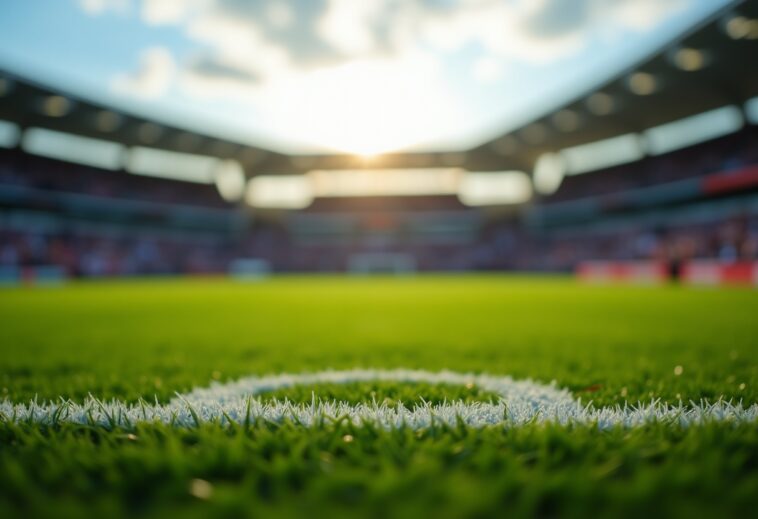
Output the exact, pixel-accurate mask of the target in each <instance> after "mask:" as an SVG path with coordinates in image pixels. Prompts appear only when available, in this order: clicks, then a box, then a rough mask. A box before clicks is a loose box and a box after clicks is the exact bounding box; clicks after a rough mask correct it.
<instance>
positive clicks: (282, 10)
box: [266, 0, 295, 28]
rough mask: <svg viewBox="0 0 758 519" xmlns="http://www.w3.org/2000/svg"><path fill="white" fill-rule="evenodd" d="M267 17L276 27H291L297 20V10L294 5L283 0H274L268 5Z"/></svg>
mask: <svg viewBox="0 0 758 519" xmlns="http://www.w3.org/2000/svg"><path fill="white" fill-rule="evenodd" d="M266 19H267V20H268V21H269V22H270V23H271V25H273V26H274V27H278V28H284V27H289V26H290V25H292V22H294V20H295V12H294V10H293V9H292V6H290V5H289V4H288V3H286V2H284V1H283V0H273V1H271V2H269V3H268V5H267V6H266Z"/></svg>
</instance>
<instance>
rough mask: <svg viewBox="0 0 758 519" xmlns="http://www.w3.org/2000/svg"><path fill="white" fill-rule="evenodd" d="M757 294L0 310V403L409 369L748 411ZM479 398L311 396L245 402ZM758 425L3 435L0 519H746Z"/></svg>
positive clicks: (288, 283) (198, 294) (441, 287)
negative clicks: (616, 518) (518, 518)
mask: <svg viewBox="0 0 758 519" xmlns="http://www.w3.org/2000/svg"><path fill="white" fill-rule="evenodd" d="M756 337H758V292H756V291H754V290H741V289H707V290H700V289H690V288H684V287H676V286H670V287H658V288H653V287H640V288H635V287H591V286H582V285H579V284H576V283H575V282H573V281H571V280H568V279H563V278H546V277H540V278H530V277H505V276H442V277H420V278H338V277H282V278H274V279H271V280H267V281H264V282H259V283H251V284H240V283H234V282H230V281H223V280H192V281H189V280H185V281H168V280H167V281H162V280H159V281H155V280H150V281H125V282H108V283H105V282H101V283H79V284H71V285H68V286H64V287H57V288H52V287H51V288H44V287H40V288H35V289H3V290H2V291H0V345H1V346H0V391H2V394H1V395H0V398H4V399H7V400H9V401H11V402H27V401H29V400H30V399H32V398H35V397H36V398H38V399H39V400H40V401H41V400H50V399H53V400H54V399H59V398H60V397H64V398H70V399H72V400H74V401H77V402H81V401H84V399H85V398H86V397H87V396H88V395H89V394H92V395H94V396H96V397H98V398H103V399H109V398H118V399H121V400H125V401H129V402H137V401H138V400H139V399H140V398H141V397H143V398H145V399H148V400H151V401H152V400H154V399H157V400H158V401H159V402H167V401H169V400H170V399H171V398H172V397H174V395H175V393H176V392H187V391H189V390H190V389H192V388H193V387H202V386H207V385H208V384H209V383H210V382H211V381H214V380H216V381H220V382H224V381H230V380H234V379H237V378H240V377H244V376H248V375H251V374H269V373H279V372H289V373H299V372H314V371H320V370H323V369H326V368H335V369H349V368H418V369H424V370H429V371H437V370H445V369H448V370H455V371H461V372H468V371H471V372H486V373H491V374H498V375H500V374H502V375H511V376H513V377H514V378H518V379H521V378H532V379H535V380H536V381H539V382H543V383H549V382H551V381H553V380H554V381H556V383H557V384H558V385H559V386H561V387H565V388H568V389H569V390H571V391H572V392H573V394H574V396H576V397H577V398H581V399H582V401H583V402H589V401H592V402H593V405H595V406H611V405H616V404H624V403H626V402H629V403H637V402H639V401H644V402H649V401H650V400H651V399H660V400H661V401H662V402H665V403H672V404H675V403H678V402H679V401H680V400H681V401H683V402H684V403H685V405H688V404H687V403H688V402H690V401H691V400H692V401H696V402H699V401H700V400H701V399H707V400H710V401H715V400H718V399H720V398H723V399H731V400H733V401H742V402H743V403H744V404H746V405H750V404H754V403H756V402H758V340H757V339H756ZM314 395H315V396H316V397H318V398H324V399H337V400H344V401H349V402H353V403H356V402H360V401H372V400H374V401H386V402H388V403H396V402H398V401H399V402H402V404H403V405H406V406H409V407H410V406H414V405H417V404H418V403H419V402H422V401H423V402H432V403H435V402H442V401H445V400H448V401H450V400H459V399H460V400H463V401H466V402H473V401H488V400H491V399H492V397H493V396H492V395H491V394H488V393H487V392H486V391H480V390H478V389H477V388H465V387H459V386H445V385H443V386H436V385H429V384H412V385H408V384H400V383H392V382H376V383H360V384H348V385H334V384H321V385H319V384H316V385H313V386H308V387H306V386H299V387H296V388H290V389H285V390H277V391H275V392H273V393H272V394H270V395H263V396H262V397H261V398H263V399H274V398H277V399H283V398H287V399H289V400H292V401H295V402H310V401H311V399H312V398H313V397H314ZM756 506H758V424H756V423H742V424H731V423H709V424H705V425H698V426H692V427H687V428H684V427H678V426H671V425H664V424H651V425H649V426H645V427H640V428H634V429H626V428H621V427H618V428H613V429H611V430H603V431H601V430H598V429H597V428H596V427H592V426H591V425H581V426H580V425H570V426H560V425H551V424H537V423H535V424H531V425H527V426H522V427H513V428H508V427H505V428H504V427H502V426H493V427H486V428H482V429H471V428H467V427H465V426H462V425H461V426H457V427H447V426H435V427H432V428H428V429H424V430H412V429H410V428H400V429H392V430H385V429H381V428H378V427H373V426H371V425H363V426H356V425H352V424H349V423H345V422H344V421H343V422H338V423H331V422H326V423H324V424H322V425H320V426H317V427H311V428H304V427H302V426H298V425H297V424H294V423H284V424H271V423H260V422H257V423H255V424H252V425H247V426H244V427H243V426H231V427H230V426H226V425H220V424H213V423H205V424H201V425H200V426H197V427H190V428H182V427H172V426H170V425H163V424H158V423H142V424H137V425H135V426H134V427H132V428H128V427H126V428H122V427H117V428H105V427H96V426H91V425H73V424H59V425H56V426H43V425H39V424H35V423H16V422H14V421H13V420H11V419H9V418H8V417H5V418H0V515H2V516H4V517H10V516H30V515H47V516H53V515H54V516H57V517H60V516H66V515H71V516H75V515H83V514H85V513H86V514H88V515H90V514H98V515H106V514H107V515H108V516H119V515H128V514H135V513H140V514H146V515H150V516H158V515H167V514H178V513H182V514H185V515H189V516H198V517H203V516H207V515H208V514H215V515H218V516H225V515H228V516H240V515H248V516H254V517H269V516H275V515H303V514H306V513H307V514H308V515H312V516H313V515H316V516H322V515H323V516H332V517H333V516H342V515H344V516H350V515H353V514H355V513H356V512H360V513H364V514H370V515H374V516H377V517H384V516H387V515H390V514H392V515H402V516H409V517H410V516H414V517H421V516H428V515H431V514H436V515H439V516H461V515H466V516H483V515H485V516H486V515H494V514H497V515H503V514H506V513H508V514H512V515H535V514H537V515H542V516H555V515H562V516H563V515H565V516H574V517H587V516H589V515H595V514H598V513H600V514H606V515H610V514H614V515H621V516H630V517H631V516H639V515H641V514H643V513H644V514H647V515H650V516H664V515H666V516H671V515H676V516H701V515H713V516H716V515H718V516H724V515H734V516H739V515H748V514H751V513H752V511H754V509H755V507H756Z"/></svg>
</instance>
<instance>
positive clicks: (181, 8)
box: [140, 0, 198, 25]
mask: <svg viewBox="0 0 758 519" xmlns="http://www.w3.org/2000/svg"><path fill="white" fill-rule="evenodd" d="M197 3H198V2H197V1H195V0H142V10H141V13H140V14H141V16H142V19H143V20H144V21H145V22H146V23H148V24H149V25H166V24H174V23H178V22H181V21H182V20H184V19H185V17H187V16H188V15H189V13H190V12H191V11H192V10H193V8H194V7H195V6H196V4H197Z"/></svg>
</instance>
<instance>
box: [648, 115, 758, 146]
mask: <svg viewBox="0 0 758 519" xmlns="http://www.w3.org/2000/svg"><path fill="white" fill-rule="evenodd" d="M743 124H744V120H743V117H742V113H741V111H740V109H739V108H737V107H736V106H733V105H730V106H723V107H721V108H716V109H715V110H709V111H707V112H703V113H700V114H697V115H693V116H690V117H685V118H684V119H679V120H677V121H673V122H670V123H666V124H662V125H660V126H656V127H654V128H650V129H648V130H646V131H645V133H644V135H645V141H646V143H647V148H648V152H649V153H650V154H651V155H660V154H662V153H668V152H669V151H674V150H678V149H680V148H686V147H687V146H692V145H694V144H698V143H700V142H705V141H708V140H711V139H716V138H718V137H721V136H723V135H728V134H730V133H734V132H736V131H737V130H739V129H740V128H742V126H743Z"/></svg>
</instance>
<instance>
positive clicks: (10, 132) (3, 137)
mask: <svg viewBox="0 0 758 519" xmlns="http://www.w3.org/2000/svg"><path fill="white" fill-rule="evenodd" d="M20 136H21V130H20V129H19V127H18V125H17V124H16V123H12V122H10V121H3V120H0V148H15V147H16V146H17V145H18V140H19V138H20Z"/></svg>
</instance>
